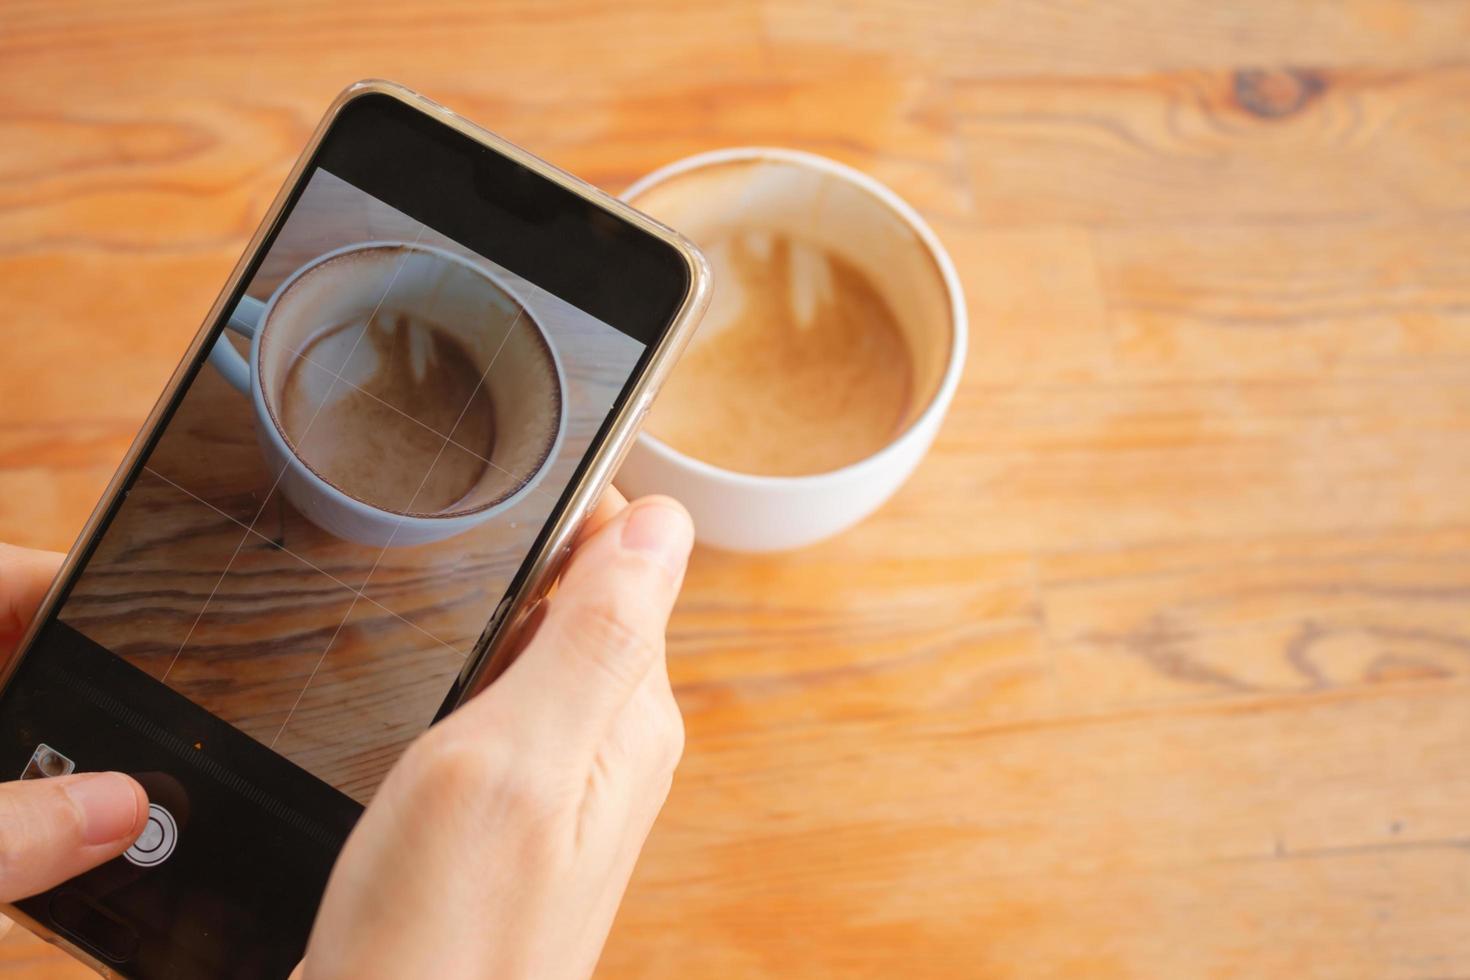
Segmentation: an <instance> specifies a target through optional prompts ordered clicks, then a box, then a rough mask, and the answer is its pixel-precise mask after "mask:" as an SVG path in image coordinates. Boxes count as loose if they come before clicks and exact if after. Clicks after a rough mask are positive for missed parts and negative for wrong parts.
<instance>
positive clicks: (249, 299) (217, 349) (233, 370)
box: [209, 296, 265, 395]
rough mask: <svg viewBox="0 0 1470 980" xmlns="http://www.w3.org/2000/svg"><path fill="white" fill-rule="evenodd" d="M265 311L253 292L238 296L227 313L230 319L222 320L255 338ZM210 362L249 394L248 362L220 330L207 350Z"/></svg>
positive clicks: (236, 387)
mask: <svg viewBox="0 0 1470 980" xmlns="http://www.w3.org/2000/svg"><path fill="white" fill-rule="evenodd" d="M264 313H265V304H264V303H262V302H261V301H260V300H258V299H256V298H255V297H253V296H241V297H240V302H238V303H236V304H235V310H234V312H233V313H231V314H230V320H229V322H228V323H226V324H225V326H227V327H228V328H229V329H231V330H233V331H235V333H237V334H239V335H240V336H242V337H249V338H251V339H254V337H255V332H256V331H257V330H259V329H260V321H261V317H262V315H263V314H264ZM209 363H210V364H213V365H214V369H215V370H216V371H218V372H219V373H220V375H221V376H222V377H223V378H224V379H225V380H226V381H228V382H229V383H230V387H232V388H234V389H235V390H236V391H238V392H239V393H240V394H242V395H248V394H250V365H249V364H247V363H246V361H245V358H243V357H241V356H240V352H239V351H237V350H235V346H234V345H233V344H231V343H230V341H229V339H228V338H226V337H225V335H224V332H223V331H221V332H220V335H219V337H218V338H216V340H215V342H214V346H213V347H212V348H210V351H209Z"/></svg>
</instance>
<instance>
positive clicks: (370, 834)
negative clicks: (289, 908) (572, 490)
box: [301, 489, 693, 980]
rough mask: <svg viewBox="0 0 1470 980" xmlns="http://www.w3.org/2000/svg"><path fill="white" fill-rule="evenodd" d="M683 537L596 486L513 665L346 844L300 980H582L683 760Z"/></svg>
mask: <svg viewBox="0 0 1470 980" xmlns="http://www.w3.org/2000/svg"><path fill="white" fill-rule="evenodd" d="M692 541H693V528H692V527H691V525H690V522H689V517H688V515H687V514H686V513H685V512H684V510H683V508H682V507H680V506H679V505H678V504H676V503H674V502H673V501H671V500H667V499H657V498H650V499H645V500H640V501H637V502H635V503H633V504H631V505H628V504H626V503H625V502H624V501H623V500H622V497H621V496H620V495H618V494H617V491H615V490H612V489H609V490H608V492H607V494H606V496H605V499H604V501H603V504H602V506H601V507H600V508H599V509H598V513H597V514H596V515H594V518H593V520H592V521H591V522H590V523H589V530H588V531H587V532H586V533H585V534H584V537H583V539H582V541H581V543H580V544H579V545H578V546H577V550H576V553H575V554H574V556H573V558H572V561H571V563H570V564H569V566H568V567H567V569H566V571H565V573H564V574H563V576H562V579H561V584H560V586H559V588H558V590H557V592H556V593H555V595H554V596H553V597H552V598H551V599H550V600H549V602H548V607H547V611H546V615H545V618H544V619H543V620H542V621H541V624H540V626H539V628H538V629H537V630H536V634H535V636H534V637H533V638H532V640H531V641H530V643H529V644H528V645H527V647H526V649H525V651H524V652H523V653H522V654H521V656H520V658H519V659H518V660H516V662H515V663H514V664H512V665H511V666H510V668H509V669H508V670H507V671H506V672H505V673H504V674H503V675H502V676H501V677H500V678H499V679H498V680H497V681H495V683H493V684H492V685H490V687H489V688H487V689H486V690H485V691H484V692H483V693H481V694H479V695H477V696H476V697H475V698H474V699H472V700H471V701H470V702H469V703H467V704H465V705H464V706H463V707H462V708H460V709H459V710H458V711H456V712H454V713H453V714H452V715H450V716H449V717H448V718H446V719H445V720H444V721H442V722H441V723H439V724H438V725H436V726H434V727H433V728H431V729H430V730H429V731H428V732H426V733H425V734H424V735H423V736H421V737H420V738H419V739H418V740H417V741H416V742H415V743H414V744H413V745H412V746H410V748H409V749H408V751H407V752H406V753H405V754H404V755H403V757H402V758H401V759H400V760H399V761H398V764H397V765H396V766H395V767H394V768H393V770H392V771H391V772H390V773H389V774H388V777H387V779H386V780H384V782H383V785H382V787H381V788H380V789H379V791H378V794H377V796H376V798H375V799H374V800H373V801H372V803H371V805H369V806H368V808H367V810H366V812H365V813H364V814H363V817H362V819H361V821H359V823H358V825H357V827H356V828H355V829H354V830H353V832H352V835H351V836H350V837H349V838H348V841H347V846H346V847H345V848H344V849H343V852H342V855H341V857H340V858H339V860H338V862H337V866H336V868H335V869H334V870H333V872H332V877H331V881H330V882H329V884H328V885H327V891H326V895H325V897H324V898H323V901H322V907H321V911H320V913H319V915H318V917H317V922H316V926H315V928H314V930H313V931H312V936H311V942H310V944H309V946H308V947H307V953H306V960H305V962H304V963H303V964H302V968H301V969H302V975H303V976H304V977H305V978H307V980H320V978H328V977H356V976H376V977H437V978H453V977H499V978H518V977H530V978H536V980H561V978H582V977H586V976H588V975H589V974H591V972H592V969H593V967H594V966H595V965H596V963H597V958H598V955H599V954H600V953H601V951H602V945H603V942H604V941H605V940H606V938H607V932H608V929H609V928H610V927H611V925H612V920H613V914H614V913H615V912H616V911H617V907H618V903H619V902H620V901H621V899H622V895H623V890H624V888H625V887H626V886H627V883H628V878H629V876H630V875H631V874H632V871H633V864H634V862H635V861H636V860H637V857H638V852H639V851H640V850H641V849H642V847H643V841H644V838H645V837H646V836H647V835H648V831H649V828H650V827H651V826H652V825H653V820H654V817H655V816H657V814H658V811H659V809H660V808H661V807H662V806H663V803H664V799H665V798H666V797H667V795H668V790H669V784H670V781H671V780H672V778H673V772H674V766H675V765H676V764H677V762H678V759H679V755H680V753H681V752H682V750H683V743H684V730H683V724H682V722H681V720H680V717H679V710H678V707H677V705H676V704H675V702H674V696H673V692H672V691H671V690H670V688H669V676H668V671H667V669H666V665H665V661H664V630H665V627H666V625H667V623H668V617H669V612H670V610H671V609H672V608H673V604H674V598H675V596H676V595H677V594H678V591H679V585H680V583H681V582H682V580H683V576H684V566H685V563H686V562H687V560H688V556H689V549H690V546H691V544H692Z"/></svg>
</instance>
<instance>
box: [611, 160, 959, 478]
mask: <svg viewBox="0 0 1470 980" xmlns="http://www.w3.org/2000/svg"><path fill="white" fill-rule="evenodd" d="M761 160H777V161H781V162H783V163H791V164H796V165H799V166H805V167H811V168H812V169H814V170H820V171H823V172H825V173H828V174H831V175H833V176H835V177H838V178H841V179H842V180H845V181H847V182H848V183H851V184H854V185H855V186H857V187H858V188H859V189H861V190H863V191H866V192H867V193H868V194H870V195H871V196H872V197H874V198H875V199H876V200H877V201H878V203H880V204H882V205H884V206H885V207H887V208H888V209H889V210H890V211H892V212H893V213H894V214H896V215H897V216H898V217H899V218H900V219H901V220H902V221H903V222H904V224H906V225H908V226H909V228H911V229H912V230H913V232H914V233H915V234H916V235H918V237H919V241H920V242H921V243H922V244H923V245H924V247H925V249H927V250H928V252H929V257H930V258H931V259H933V261H934V265H935V267H936V268H937V269H938V270H939V277H940V279H941V280H942V281H943V283H944V291H945V293H946V294H947V297H948V299H949V321H950V347H949V362H948V363H947V364H946V365H945V368H944V376H943V377H942V378H941V379H940V382H939V387H938V388H936V389H935V390H934V394H933V395H932V396H931V397H930V398H929V403H928V404H927V405H925V406H924V410H923V411H922V412H920V413H919V414H918V415H916V416H914V418H913V421H911V422H910V423H909V424H908V425H906V426H904V428H903V430H902V431H900V432H898V433H897V434H896V435H894V436H893V438H891V439H890V440H888V442H887V443H886V444H884V446H883V448H882V449H879V450H878V451H877V452H875V453H872V454H871V455H868V456H864V457H863V458H862V459H859V460H856V461H854V462H851V463H848V464H847V465H845V466H839V467H837V468H836V469H832V470H823V471H821V472H819V473H803V474H800V475H796V476H773V475H762V474H759V473H742V472H740V471H739V470H731V469H726V468H725V467H723V466H716V465H715V464H714V463H708V462H705V461H704V460H702V459H700V458H698V457H697V456H691V455H689V454H688V453H685V452H683V451H681V450H678V449H675V448H674V447H673V446H671V445H669V444H668V443H667V442H664V441H663V440H662V439H660V438H658V437H657V436H655V435H653V434H652V433H650V432H649V431H648V430H647V429H644V430H643V431H642V432H640V433H639V434H638V441H639V442H640V443H642V444H643V445H644V446H645V447H646V448H647V449H648V450H649V451H650V452H652V453H653V454H654V455H655V456H659V457H662V458H663V459H664V460H665V461H666V462H670V463H673V464H675V465H678V466H682V467H685V468H687V469H689V470H691V471H693V472H694V473H697V474H699V475H701V476H706V477H712V478H715V479H718V480H723V481H726V482H730V483H736V484H740V485H742V486H747V487H784V486H794V485H800V484H807V483H812V482H814V481H819V480H826V479H831V478H833V477H837V476H848V475H851V474H854V473H861V472H865V471H867V470H870V469H877V468H881V467H882V466H883V465H884V464H885V462H887V460H888V458H889V457H890V456H894V455H896V454H898V453H899V452H901V451H902V447H903V443H904V442H906V441H907V440H908V438H909V436H910V435H911V434H912V433H914V432H915V431H916V430H918V429H919V428H920V427H921V426H923V425H924V424H925V423H927V422H928V421H929V420H930V419H931V418H932V417H933V416H936V415H940V414H942V413H943V412H944V410H945V408H946V407H947V406H948V405H949V402H950V400H951V399H952V398H953V397H954V392H955V389H956V388H958V387H959V383H960V374H961V373H963V371H964V366H965V354H966V350H967V348H968V346H969V321H968V317H967V314H966V310H965V294H964V290H963V289H962V288H961V286H960V277H959V273H958V272H957V271H956V270H955V265H954V260H953V259H951V258H950V256H949V252H948V251H947V250H946V249H945V247H944V245H943V243H941V242H940V241H939V236H938V235H936V234H934V230H933V229H932V228H930V227H929V224H928V222H926V221H925V220H924V219H923V218H922V217H920V215H919V212H918V211H916V210H914V207H913V205H911V204H909V203H908V202H907V201H905V200H904V199H903V198H901V197H899V196H898V194H897V193H896V192H895V191H894V190H892V189H891V188H890V187H888V185H886V184H884V183H882V182H881V181H879V180H877V179H876V178H874V177H871V176H869V175H868V174H865V173H863V172H862V171H861V170H858V169H857V168H855V167H850V166H848V165H847V164H845V163H839V162H838V161H836V160H833V159H832V158H830V157H824V156H821V155H820V154H817V153H808V152H807V151H805V150H792V149H787V148H785V147H779V146H735V147H728V148H726V149H722V150H707V151H705V152H703V153H696V154H694V155H693V156H687V157H683V158H682V159H679V160H675V161H674V162H673V163H668V164H665V165H664V166H662V167H659V168H658V169H657V170H654V171H653V172H652V173H649V174H646V175H644V176H643V177H640V178H638V180H636V181H634V182H633V183H632V185H630V186H629V187H628V189H627V190H625V191H623V194H622V197H623V200H625V201H627V202H628V203H629V204H631V205H633V207H637V206H638V203H637V201H636V198H637V197H638V196H639V195H640V194H644V193H646V192H647V191H649V190H651V189H653V188H654V187H656V186H658V185H659V184H662V183H665V182H666V181H668V180H670V179H671V178H674V177H678V176H682V175H683V174H686V173H689V172H690V171H693V170H703V169H705V168H708V167H714V166H720V165H723V164H727V163H748V162H759V161H761ZM675 369H676V370H677V365H676V366H675Z"/></svg>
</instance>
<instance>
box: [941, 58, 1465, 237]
mask: <svg viewBox="0 0 1470 980" xmlns="http://www.w3.org/2000/svg"><path fill="white" fill-rule="evenodd" d="M1288 63H1291V62H1288ZM1254 64H1259V62H1256V63H1254ZM1268 64H1269V62H1268ZM951 92H952V94H951V96H950V99H949V100H948V103H947V108H948V110H949V111H950V112H951V113H952V118H953V120H954V124H955V132H956V134H957V137H958V139H959V141H960V145H961V148H962V149H961V152H962V153H963V157H964V160H965V161H966V164H965V165H966V167H967V169H968V172H969V175H970V191H971V195H972V206H973V213H974V215H975V216H976V217H977V218H979V219H981V220H983V221H984V222H985V223H986V224H987V225H1006V226H1010V225H1036V224H1042V225H1052V224H1078V225H1087V226H1104V227H1108V226H1137V225H1170V226H1175V227H1179V228H1182V229H1196V228H1198V227H1199V226H1201V225H1216V224H1224V225H1244V226H1250V227H1254V226H1259V225H1276V224H1281V223H1290V222H1293V221H1297V220H1302V219H1313V220H1317V221H1324V222H1332V223H1334V224H1339V223H1344V222H1353V221H1363V220H1367V219H1369V218H1382V217H1385V216H1395V217H1402V218H1405V219H1406V220H1411V221H1412V220H1417V219H1418V218H1419V217H1420V216H1422V215H1425V214H1426V213H1434V214H1463V213H1464V212H1465V210H1466V208H1467V206H1470V182H1467V181H1466V179H1465V178H1466V166H1467V162H1470V161H1467V160H1466V158H1465V157H1464V155H1463V154H1462V153H1460V152H1459V151H1458V150H1457V147H1458V146H1459V144H1460V142H1461V139H1462V135H1463V134H1464V133H1465V132H1466V128H1467V125H1470V108H1467V106H1470V100H1467V98H1466V96H1467V94H1470V71H1467V70H1466V69H1464V68H1461V67H1458V66H1456V67H1446V68H1443V69H1434V70H1425V71H1414V72H1375V71H1363V70H1350V69H1343V70H1340V71H1339V70H1331V71H1315V70H1313V71H1306V70H1302V71H1277V72H1267V73H1264V74H1262V73H1259V72H1256V71H1255V69H1254V67H1253V65H1247V66H1244V67H1243V68H1242V70H1237V71H1209V72H1175V73H1159V74H1142V75H1120V76H1100V77H1093V78H1065V77H1062V78H1058V77H1055V76H1050V75H1048V76H1045V77H1038V78H1027V79H1019V80H1018V79H1002V80H994V81H989V80H985V81H975V82H965V83H957V84H955V85H954V86H953V88H952V90H951Z"/></svg>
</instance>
